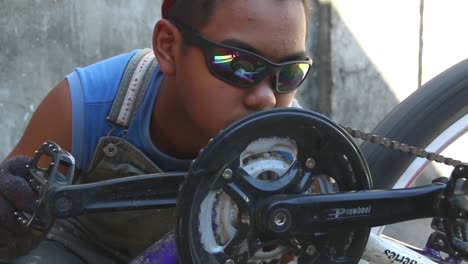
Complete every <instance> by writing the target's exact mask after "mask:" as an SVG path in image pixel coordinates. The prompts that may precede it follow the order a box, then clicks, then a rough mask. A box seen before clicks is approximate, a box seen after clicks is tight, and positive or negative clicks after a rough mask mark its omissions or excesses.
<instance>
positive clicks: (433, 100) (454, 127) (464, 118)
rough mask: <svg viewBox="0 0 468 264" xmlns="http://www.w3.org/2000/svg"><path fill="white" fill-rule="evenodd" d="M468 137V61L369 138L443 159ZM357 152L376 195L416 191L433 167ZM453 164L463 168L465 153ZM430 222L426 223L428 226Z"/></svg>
mask: <svg viewBox="0 0 468 264" xmlns="http://www.w3.org/2000/svg"><path fill="white" fill-rule="evenodd" d="M467 131H468V59H467V60H464V61H462V62H460V63H458V64H456V65H454V66H452V67H451V68H449V69H447V70H446V71H444V72H442V73H441V74H439V75H438V76H436V77H434V78H433V79H432V80H430V81H429V82H427V83H426V84H424V85H423V86H422V87H421V88H420V89H418V90H417V91H416V92H414V93H413V94H412V95H410V96H409V97H408V98H407V99H406V100H404V101H403V102H402V103H401V104H399V105H398V106H397V107H396V108H395V109H394V110H393V111H392V112H391V113H390V114H389V115H388V116H387V117H386V118H385V119H384V120H383V121H382V122H381V123H380V124H379V125H378V126H377V127H376V128H375V129H374V131H373V133H374V134H377V135H381V136H385V137H387V138H390V139H393V140H396V141H399V142H401V143H406V144H408V145H413V146H416V147H419V148H424V149H426V150H427V151H430V152H435V153H438V154H444V152H443V151H444V150H445V149H447V148H448V147H450V146H451V145H452V146H453V145H456V144H460V140H462V139H463V140H466V136H468V133H466V132H467ZM465 133H466V135H465V136H463V135H464V134H465ZM361 149H362V152H363V154H364V156H365V157H366V160H367V162H368V164H369V168H370V171H371V175H372V179H373V183H374V188H376V189H389V188H408V187H410V186H414V183H415V181H416V180H418V181H420V179H421V178H422V177H421V175H423V173H422V172H423V171H424V170H425V169H426V171H427V170H428V167H429V166H428V165H429V164H431V163H430V162H429V161H427V160H425V159H422V158H415V157H414V156H411V155H408V154H406V153H401V152H397V151H392V150H387V149H385V148H384V147H382V146H379V145H375V144H372V143H370V142H364V143H363V144H362V145H361ZM452 158H456V159H459V160H461V161H464V162H466V161H467V160H468V155H467V152H466V151H465V152H464V153H462V155H461V156H458V155H457V156H455V157H452ZM444 176H449V175H444ZM422 184H430V179H426V180H425V182H423V181H422ZM428 221H429V220H428ZM428 221H426V222H425V223H430V222H428ZM414 224H415V223H414V222H411V223H410V224H408V225H407V227H410V228H411V226H413V229H415V228H414ZM429 228H430V227H428V229H429ZM400 229H402V230H405V229H404V228H401V227H400ZM373 232H374V233H377V234H381V233H382V232H383V227H381V228H376V229H374V230H373ZM398 239H400V238H398ZM426 239H427V237H426ZM419 241H421V239H419ZM405 242H407V241H405ZM410 243H411V242H410Z"/></svg>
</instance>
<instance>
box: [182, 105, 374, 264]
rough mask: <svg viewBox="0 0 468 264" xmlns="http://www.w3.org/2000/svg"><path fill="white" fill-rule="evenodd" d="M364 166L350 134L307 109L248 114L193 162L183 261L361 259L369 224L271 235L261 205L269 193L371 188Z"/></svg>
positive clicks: (185, 197) (185, 203) (186, 190)
mask: <svg viewBox="0 0 468 264" xmlns="http://www.w3.org/2000/svg"><path fill="white" fill-rule="evenodd" d="M371 185H372V184H371V178H370V175H369V170H368V167H367V164H366V163H365V160H364V158H363V156H362V155H361V153H360V152H359V150H358V148H357V147H356V145H355V144H354V142H353V141H352V140H351V138H350V136H349V135H348V134H347V133H346V131H345V130H344V129H343V128H341V127H340V126H339V125H337V124H335V123H333V122H332V121H331V120H330V119H328V118H327V117H324V116H322V115H319V114H317V113H314V112H310V111H307V110H302V109H292V108H287V109H273V110H268V111H263V112H259V113H256V114H253V115H250V116H248V117H246V118H244V119H242V120H239V121H238V122H236V123H234V124H232V125H231V126H229V127H228V128H227V129H225V130H224V131H222V132H221V133H220V134H219V135H218V136H216V137H215V138H213V140H211V141H210V143H209V144H208V145H207V146H206V147H205V148H204V149H203V150H202V151H201V152H200V153H199V156H198V157H197V159H196V160H194V162H193V164H192V166H191V168H190V170H189V172H188V174H187V178H186V180H185V182H184V184H183V185H182V187H181V192H180V195H179V198H178V201H177V227H176V232H177V236H176V237H177V247H178V252H179V258H180V261H181V263H222V264H225V263H230V264H234V263H235V264H237V263H357V262H358V261H359V259H360V256H361V253H362V251H363V250H364V247H365V245H366V242H367V238H368V236H369V232H370V229H369V228H359V229H355V230H323V232H322V231H321V232H320V233H314V234H301V235H299V236H298V235H296V236H290V237H287V238H285V239H272V238H271V237H269V236H268V234H265V233H263V232H262V231H261V230H259V228H257V227H256V226H257V225H256V223H258V221H259V220H258V219H255V217H256V216H255V210H256V204H257V202H258V201H261V200H263V199H265V198H267V197H269V196H271V195H277V194H282V195H288V194H294V195H297V194H302V195H317V194H319V193H330V192H341V191H352V190H368V189H370V188H371Z"/></svg>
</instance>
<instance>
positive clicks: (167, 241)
mask: <svg viewBox="0 0 468 264" xmlns="http://www.w3.org/2000/svg"><path fill="white" fill-rule="evenodd" d="M153 263H158V264H178V263H179V261H178V257H177V248H176V244H175V233H174V231H171V232H169V233H168V234H167V235H165V236H164V237H163V238H162V239H161V240H159V241H158V242H156V243H154V244H153V245H152V246H151V247H149V248H148V249H146V250H145V251H144V252H143V253H142V254H141V255H140V256H138V257H137V258H135V259H133V260H132V261H131V262H130V264H153Z"/></svg>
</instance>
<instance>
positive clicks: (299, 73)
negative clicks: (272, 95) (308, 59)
mask: <svg viewBox="0 0 468 264" xmlns="http://www.w3.org/2000/svg"><path fill="white" fill-rule="evenodd" d="M309 68H310V65H309V64H307V63H293V64H288V65H285V66H283V67H282V68H281V71H280V72H279V74H278V85H277V90H278V91H279V92H290V91H292V90H294V89H296V88H297V87H298V86H299V85H300V84H301V83H302V81H303V80H304V78H305V77H306V75H307V72H308V71H309Z"/></svg>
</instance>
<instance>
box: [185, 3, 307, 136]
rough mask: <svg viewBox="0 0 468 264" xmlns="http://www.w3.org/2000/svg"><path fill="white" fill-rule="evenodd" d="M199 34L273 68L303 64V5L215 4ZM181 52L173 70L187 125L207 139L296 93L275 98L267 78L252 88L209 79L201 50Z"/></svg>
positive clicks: (283, 104) (285, 102) (283, 103)
mask: <svg viewBox="0 0 468 264" xmlns="http://www.w3.org/2000/svg"><path fill="white" fill-rule="evenodd" d="M199 33H200V35H202V36H203V37H205V38H206V39H208V40H211V41H216V42H221V43H224V44H228V45H231V46H236V47H239V48H243V49H247V50H249V49H250V50H251V51H254V52H255V53H257V54H258V55H261V56H263V57H265V58H267V59H269V60H270V61H273V62H277V63H279V62H285V61H289V60H297V59H305V50H306V47H305V43H306V39H305V38H306V18H305V14H304V7H303V4H302V2H301V1H272V0H236V1H219V2H218V5H217V7H216V8H215V10H214V13H213V16H212V17H211V19H210V22H209V23H208V24H207V25H206V26H204V27H203V28H201V29H200V30H199ZM185 48H186V50H185V51H184V52H183V55H184V56H181V57H180V58H179V60H178V61H177V66H176V67H177V68H176V72H177V77H176V87H177V94H178V96H180V98H181V100H182V101H183V106H184V107H185V111H186V112H187V114H188V116H189V119H190V121H191V122H192V123H193V125H194V126H195V127H196V128H197V130H199V131H200V133H201V134H202V135H203V136H204V137H206V138H211V137H213V136H215V135H216V134H217V133H218V132H219V131H220V130H221V129H224V128H225V127H227V126H228V125H230V124H231V123H232V122H234V121H236V120H238V119H239V118H242V117H244V116H246V115H248V114H250V113H253V112H256V111H260V110H264V109H270V108H273V107H287V106H288V105H289V103H290V102H291V100H292V98H293V97H294V92H290V93H286V94H279V93H276V92H275V91H274V89H273V88H272V78H273V77H270V76H267V77H266V78H265V79H263V80H262V81H261V82H260V83H258V84H257V85H255V86H254V87H251V88H239V87H236V86H234V85H231V84H228V83H226V82H224V81H222V80H220V79H218V78H216V77H215V76H213V75H212V74H211V73H210V71H209V69H208V67H207V65H206V62H205V59H204V57H203V53H202V51H201V49H200V48H198V47H196V46H193V45H188V46H187V47H185ZM297 54H303V57H302V58H298V57H297ZM301 56H302V55H301Z"/></svg>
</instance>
